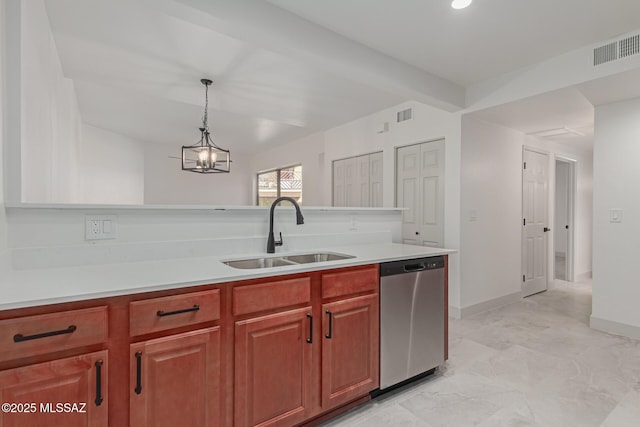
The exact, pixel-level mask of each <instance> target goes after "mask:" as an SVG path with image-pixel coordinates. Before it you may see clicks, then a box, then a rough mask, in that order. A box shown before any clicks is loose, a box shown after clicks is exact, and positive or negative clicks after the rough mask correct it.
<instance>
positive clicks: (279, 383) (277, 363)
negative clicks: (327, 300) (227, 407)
mask: <svg viewBox="0 0 640 427" xmlns="http://www.w3.org/2000/svg"><path fill="white" fill-rule="evenodd" d="M312 326H313V320H312V317H311V307H310V306H309V307H303V308H300V309H296V310H287V311H284V312H280V313H275V314H270V315H266V316H260V317H256V318H251V319H248V320H243V321H239V322H236V331H235V402H234V407H235V413H234V415H235V416H234V425H236V426H243V427H244V426H262V427H267V426H269V427H272V426H283V427H284V426H292V425H296V424H298V423H300V422H301V421H304V420H305V419H306V418H308V417H309V415H310V413H311V412H310V411H311V406H312V401H311V391H312V389H311V387H312V385H313V377H312V373H313V370H312V369H313V367H312V363H313V360H312V359H313V352H312V350H313V348H312V345H313V338H312V334H313V331H312Z"/></svg>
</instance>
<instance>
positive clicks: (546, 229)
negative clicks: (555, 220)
mask: <svg viewBox="0 0 640 427" xmlns="http://www.w3.org/2000/svg"><path fill="white" fill-rule="evenodd" d="M542 231H544V232H545V233H546V232H547V231H551V229H550V228H548V227H545V228H543V229H542Z"/></svg>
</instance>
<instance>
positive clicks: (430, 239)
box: [420, 140, 444, 247]
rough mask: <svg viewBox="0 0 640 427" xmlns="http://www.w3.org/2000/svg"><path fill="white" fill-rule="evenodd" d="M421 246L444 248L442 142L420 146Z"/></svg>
mask: <svg viewBox="0 0 640 427" xmlns="http://www.w3.org/2000/svg"><path fill="white" fill-rule="evenodd" d="M420 180H421V187H420V190H421V194H420V202H421V204H422V222H421V227H420V241H421V244H422V246H434V247H443V246H444V141H442V140H441V141H433V142H428V143H425V144H420Z"/></svg>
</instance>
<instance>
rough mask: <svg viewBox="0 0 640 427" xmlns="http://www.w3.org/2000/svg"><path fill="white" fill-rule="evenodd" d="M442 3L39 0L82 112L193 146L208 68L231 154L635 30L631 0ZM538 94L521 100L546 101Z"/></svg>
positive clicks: (214, 109)
mask: <svg viewBox="0 0 640 427" xmlns="http://www.w3.org/2000/svg"><path fill="white" fill-rule="evenodd" d="M449 3H450V2H449V1H448V0H438V1H436V0H428V1H425V0H397V1H393V2H391V1H389V0H340V1H338V0H323V1H317V0H316V1H312V0H268V1H266V0H233V1H229V0H110V1H108V2H106V1H104V0H45V4H46V7H47V13H48V16H49V20H50V24H51V28H52V32H53V35H54V40H55V43H56V47H57V49H58V53H59V56H60V60H61V63H62V67H63V71H64V73H65V75H66V77H68V78H71V79H72V80H73V81H74V83H75V88H76V93H77V96H78V104H79V108H80V112H81V115H82V117H83V120H84V121H85V122H87V123H89V124H92V125H94V126H98V127H102V128H105V129H108V130H111V131H114V132H117V133H121V134H125V135H130V136H132V137H134V138H137V139H140V140H142V141H149V142H157V143H165V144H173V145H183V144H190V143H193V142H195V141H196V140H197V138H198V136H199V133H198V130H197V128H198V127H199V126H200V121H201V117H202V113H203V107H204V87H203V86H202V85H201V84H200V79H201V78H203V77H207V78H211V79H212V80H213V81H214V83H213V86H212V87H211V89H210V113H209V117H210V122H209V124H210V127H211V128H212V132H213V136H214V139H215V141H216V142H217V143H219V145H221V146H223V147H225V148H230V149H232V151H233V150H235V151H249V150H253V149H255V148H256V147H261V146H269V145H273V144H278V143H283V142H287V141H291V140H295V139H297V138H301V137H303V136H305V135H308V134H311V133H314V132H318V131H321V130H325V129H328V128H331V127H335V126H337V125H339V124H342V123H345V122H348V121H350V120H354V119H356V118H359V117H362V116H365V115H368V114H371V113H374V112H376V111H380V110H382V109H384V108H388V107H390V106H393V105H397V104H399V103H401V102H403V101H406V100H416V101H420V102H425V103H429V104H431V105H435V106H438V107H440V108H443V109H447V110H450V111H454V110H460V109H462V108H463V107H464V95H465V87H466V86H468V85H470V84H472V83H476V82H479V81H482V80H485V79H488V78H491V77H495V76H498V75H501V74H503V73H507V72H510V71H513V70H516V69H519V68H521V67H524V66H527V65H531V64H533V63H536V62H539V61H541V60H543V59H546V58H549V57H553V56H556V55H558V54H561V53H563V52H567V51H570V50H572V49H576V48H579V47H582V46H585V45H588V44H591V43H594V42H597V41H600V40H605V39H608V38H611V37H614V36H616V35H618V34H621V33H625V32H628V31H632V30H634V29H636V28H639V27H640V2H638V1H637V0H607V1H606V2H605V1H602V0H563V1H561V2H559V1H557V0H536V1H525V0H491V1H489V0H476V1H475V2H474V3H473V4H472V5H471V6H470V7H469V8H467V9H465V10H458V11H456V10H453V9H452V8H451V7H450V6H449ZM593 91H594V92H597V90H596V89H594V90H593ZM564 95H566V94H560V96H561V97H563V96H564ZM594 96H595V95H594ZM542 101H544V102H542ZM542 101H540V102H542V103H540V102H538V103H535V102H534V103H529V104H528V103H526V102H525V103H524V104H522V105H523V108H527V109H528V110H527V111H529V110H532V109H533V110H536V109H540V110H542V111H549V109H548V108H547V107H546V105H547V104H546V103H547V102H553V103H555V101H549V100H548V99H542ZM583 101H584V98H583ZM567 102H568V101H567ZM567 102H565V104H567ZM565 107H566V108H569V109H570V106H569V105H565ZM576 107H577V108H578V110H576V111H577V113H580V112H583V109H584V108H583V107H584V105H583V104H582V103H581V102H577V103H576ZM514 114H515V115H516V116H517V115H518V113H513V112H509V109H508V108H506V107H505V109H502V110H495V111H493V112H487V114H486V118H487V119H488V118H489V117H493V120H497V121H498V122H500V120H502V123H503V124H505V123H509V122H510V121H513V122H518V121H526V115H523V116H522V117H521V118H515V117H512V116H513V115H514ZM571 114H573V113H568V116H571ZM501 117H502V118H501ZM509 117H510V118H509ZM519 125H520V126H524V127H527V126H528V125H523V124H519ZM563 126H569V125H563Z"/></svg>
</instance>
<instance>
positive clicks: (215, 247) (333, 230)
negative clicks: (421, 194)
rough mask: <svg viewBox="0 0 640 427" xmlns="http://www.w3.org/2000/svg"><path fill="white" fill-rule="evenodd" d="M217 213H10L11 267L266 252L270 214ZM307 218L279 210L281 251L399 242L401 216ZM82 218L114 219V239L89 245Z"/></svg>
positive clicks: (317, 213) (354, 213) (308, 213)
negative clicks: (297, 220)
mask: <svg viewBox="0 0 640 427" xmlns="http://www.w3.org/2000/svg"><path fill="white" fill-rule="evenodd" d="M217 209H218V210H214V209H213V208H208V209H205V208H191V209H155V210H154V209H132V208H120V207H118V208H105V209H95V208H86V209H85V208H42V207H38V208H31V207H27V208H25V207H12V208H8V210H7V221H8V224H9V233H8V234H9V235H8V240H9V250H10V256H11V265H12V268H13V269H18V270H23V269H39V268H55V267H70V266H81V265H97V264H112V263H121V262H138V261H149V260H164V259H173V258H186V257H198V256H227V255H228V256H229V257H230V258H233V257H234V256H238V255H246V254H260V253H264V252H265V249H266V241H267V233H268V217H269V212H268V208H266V209H265V208H257V207H256V208H247V207H239V208H233V207H230V208H224V210H219V209H221V208H217ZM303 214H304V216H305V224H303V225H299V226H296V224H295V215H294V210H293V208H289V207H279V208H277V210H276V215H275V218H274V231H275V232H276V235H277V233H279V232H282V235H283V240H284V244H283V246H282V247H279V248H277V251H278V252H286V251H305V250H311V249H320V248H324V247H329V246H331V247H333V246H342V245H351V244H375V243H387V242H399V241H400V235H401V217H402V211H401V210H400V209H360V208H354V209H333V208H313V207H310V208H309V207H307V208H305V207H303ZM85 215H111V216H115V217H116V222H117V238H116V239H112V240H98V241H85V239H84V237H85V224H84V223H85Z"/></svg>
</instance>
